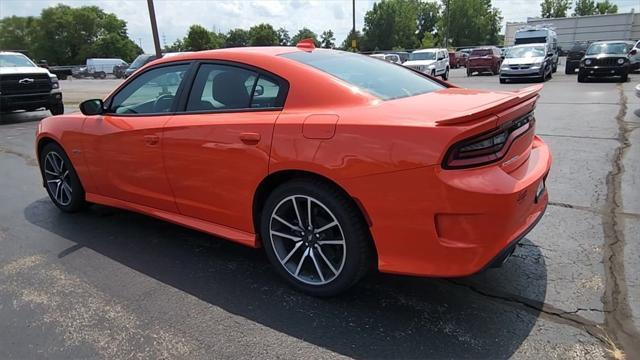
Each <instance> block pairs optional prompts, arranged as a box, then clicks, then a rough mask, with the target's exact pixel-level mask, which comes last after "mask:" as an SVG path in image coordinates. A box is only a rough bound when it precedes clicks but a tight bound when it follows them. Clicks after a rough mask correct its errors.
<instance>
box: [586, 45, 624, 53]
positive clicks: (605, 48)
mask: <svg viewBox="0 0 640 360" xmlns="http://www.w3.org/2000/svg"><path fill="white" fill-rule="evenodd" d="M629 47H631V46H629V45H628V44H625V43H603V44H592V45H591V46H589V49H588V50H587V55H596V54H619V55H624V54H626V53H627V52H628V48H629Z"/></svg>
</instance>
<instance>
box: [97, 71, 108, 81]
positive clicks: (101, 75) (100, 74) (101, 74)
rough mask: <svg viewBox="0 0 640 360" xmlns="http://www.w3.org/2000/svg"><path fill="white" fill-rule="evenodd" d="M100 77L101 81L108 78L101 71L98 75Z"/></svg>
mask: <svg viewBox="0 0 640 360" xmlns="http://www.w3.org/2000/svg"><path fill="white" fill-rule="evenodd" d="M98 77H99V78H100V79H104V78H106V77H107V74H106V73H105V72H104V71H100V72H99V73H98Z"/></svg>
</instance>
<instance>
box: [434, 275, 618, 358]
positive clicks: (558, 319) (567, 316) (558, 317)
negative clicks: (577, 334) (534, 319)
mask: <svg viewBox="0 0 640 360" xmlns="http://www.w3.org/2000/svg"><path fill="white" fill-rule="evenodd" d="M445 281H447V282H449V283H451V284H454V285H457V286H461V287H464V288H466V289H468V290H470V291H473V292H475V293H476V294H479V295H481V296H484V297H488V298H491V299H494V300H498V301H501V302H504V303H508V304H513V305H519V306H521V307H523V308H524V309H525V310H527V311H529V312H534V313H535V314H538V313H540V314H543V315H544V318H545V319H547V320H550V321H553V322H555V323H558V324H562V325H568V326H571V327H574V328H578V329H581V330H583V331H585V332H586V333H587V334H589V335H590V336H592V337H593V338H594V339H596V340H598V341H600V342H601V343H602V344H604V345H606V346H607V347H608V346H609V343H608V341H607V339H608V337H607V333H606V331H604V330H603V329H602V327H601V324H598V323H597V322H595V321H592V320H589V319H587V318H584V317H582V316H580V315H578V313H579V312H580V311H595V312H601V313H604V314H605V316H606V314H607V313H609V312H610V311H609V310H600V309H590V308H576V310H573V311H565V310H561V309H558V308H556V307H554V306H553V305H550V304H547V303H544V302H540V301H535V300H531V299H529V298H526V297H524V296H520V295H515V294H510V293H507V292H495V291H494V292H487V291H484V290H481V289H479V288H477V287H475V286H473V285H470V284H465V283H463V282H460V281H456V280H453V279H448V280H445Z"/></svg>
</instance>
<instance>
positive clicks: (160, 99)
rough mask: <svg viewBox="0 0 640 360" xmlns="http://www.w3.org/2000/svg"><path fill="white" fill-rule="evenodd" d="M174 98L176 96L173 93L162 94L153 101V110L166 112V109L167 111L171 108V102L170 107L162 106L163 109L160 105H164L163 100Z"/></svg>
mask: <svg viewBox="0 0 640 360" xmlns="http://www.w3.org/2000/svg"><path fill="white" fill-rule="evenodd" d="M173 98H174V96H173V95H171V94H164V95H160V96H159V97H158V98H157V99H156V101H154V102H153V112H164V111H166V110H169V108H170V107H171V103H169V106H168V107H165V108H162V109H158V107H159V106H160V105H162V102H163V101H167V100H169V101H171V102H173Z"/></svg>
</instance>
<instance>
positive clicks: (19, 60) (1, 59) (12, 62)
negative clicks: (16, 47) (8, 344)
mask: <svg viewBox="0 0 640 360" xmlns="http://www.w3.org/2000/svg"><path fill="white" fill-rule="evenodd" d="M19 66H20V67H22V66H24V67H36V65H35V64H34V63H32V62H31V60H29V58H28V57H26V56H24V55H19V54H0V67H19Z"/></svg>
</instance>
